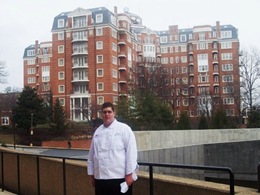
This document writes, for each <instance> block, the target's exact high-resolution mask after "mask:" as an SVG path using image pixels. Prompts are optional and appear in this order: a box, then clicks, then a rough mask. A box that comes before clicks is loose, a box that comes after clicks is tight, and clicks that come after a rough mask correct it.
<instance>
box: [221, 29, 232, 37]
mask: <svg viewBox="0 0 260 195" xmlns="http://www.w3.org/2000/svg"><path fill="white" fill-rule="evenodd" d="M221 38H222V39H223V38H232V32H231V31H221Z"/></svg>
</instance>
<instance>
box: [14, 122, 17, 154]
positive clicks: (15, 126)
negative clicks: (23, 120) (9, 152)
mask: <svg viewBox="0 0 260 195" xmlns="http://www.w3.org/2000/svg"><path fill="white" fill-rule="evenodd" d="M16 129H17V124H15V125H14V149H16V145H15V133H16Z"/></svg>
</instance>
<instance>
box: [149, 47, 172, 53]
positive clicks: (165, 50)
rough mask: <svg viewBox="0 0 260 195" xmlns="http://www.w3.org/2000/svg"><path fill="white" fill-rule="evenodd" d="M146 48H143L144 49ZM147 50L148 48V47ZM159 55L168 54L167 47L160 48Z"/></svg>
mask: <svg viewBox="0 0 260 195" xmlns="http://www.w3.org/2000/svg"><path fill="white" fill-rule="evenodd" d="M145 48H146V47H144V49H145ZM148 49H149V47H148ZM161 53H168V47H161Z"/></svg>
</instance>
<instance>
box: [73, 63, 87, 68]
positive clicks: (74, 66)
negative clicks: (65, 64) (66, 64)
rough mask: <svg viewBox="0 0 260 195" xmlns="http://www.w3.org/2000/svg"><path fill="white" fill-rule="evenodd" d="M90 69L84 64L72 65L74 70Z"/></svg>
mask: <svg viewBox="0 0 260 195" xmlns="http://www.w3.org/2000/svg"><path fill="white" fill-rule="evenodd" d="M81 68H88V63H84V64H72V69H81Z"/></svg>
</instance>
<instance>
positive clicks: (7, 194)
mask: <svg viewBox="0 0 260 195" xmlns="http://www.w3.org/2000/svg"><path fill="white" fill-rule="evenodd" d="M0 195H14V194H13V193H11V192H7V191H6V190H5V191H2V189H1V188H0Z"/></svg>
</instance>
